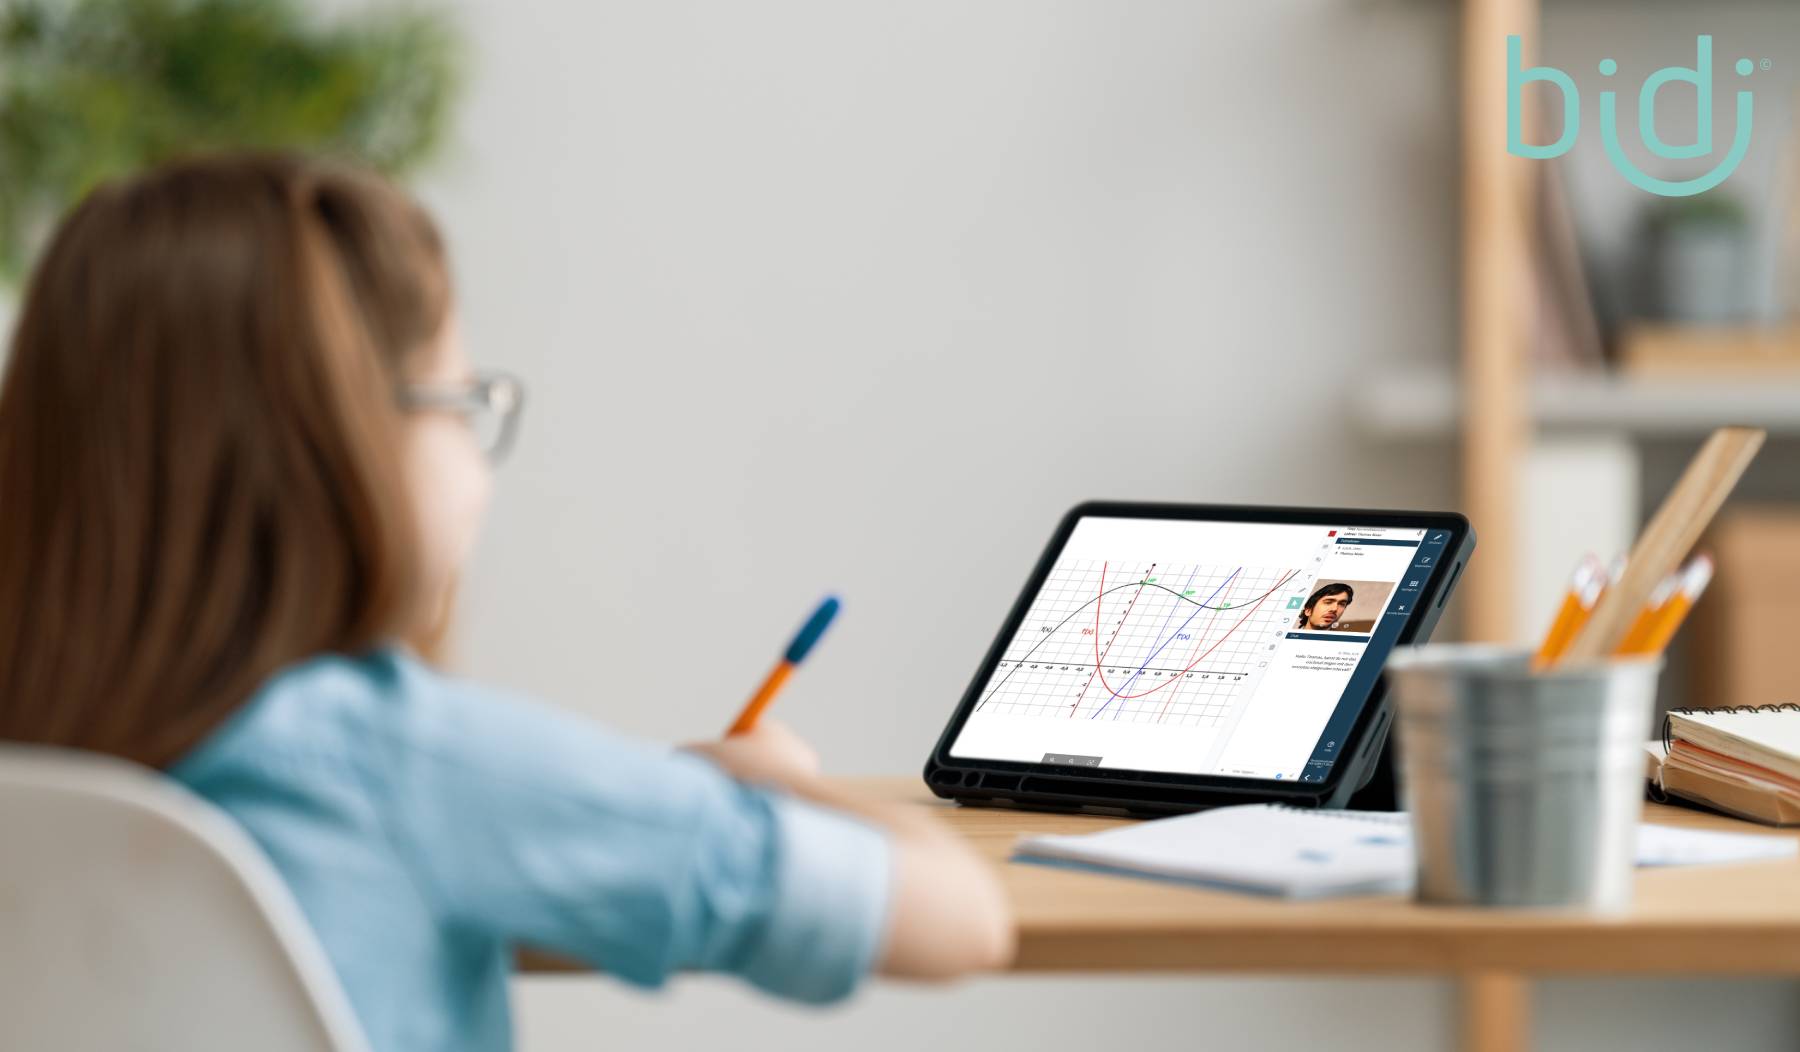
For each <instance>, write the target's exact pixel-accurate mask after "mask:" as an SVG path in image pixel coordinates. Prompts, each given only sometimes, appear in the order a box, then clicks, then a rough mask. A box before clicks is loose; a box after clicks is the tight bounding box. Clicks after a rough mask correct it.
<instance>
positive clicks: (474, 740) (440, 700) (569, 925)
mask: <svg viewBox="0 0 1800 1052" xmlns="http://www.w3.org/2000/svg"><path fill="white" fill-rule="evenodd" d="M169 773H170V774H171V775H173V776H174V777H175V778H176V779H178V780H179V781H181V782H183V783H185V784H186V785H187V786H188V787H189V788H191V789H192V790H194V791H195V792H197V793H198V794H200V795H201V796H203V797H205V798H207V799H208V800H211V801H212V802H213V803H214V804H216V805H218V806H219V807H221V808H223V809H224V810H225V811H226V812H228V813H229V814H231V815H232V816H233V817H234V818H236V819H237V821H238V822H240V823H242V824H243V826H244V828H246V829H247V830H249V832H250V835H251V836H252V837H253V838H255V840H256V841H257V842H258V843H259V844H261V845H262V847H263V849H264V850H265V851H266V852H268V855H269V857H270V859H271V860H273V862H274V864H275V868H276V869H277V870H279V871H280V873H281V874H282V876H283V877H284V878H286V880H287V883H288V886H289V887H290V888H291V889H292V890H293V893H294V895H295V897H296V898H297V899H298V900H299V903H300V907H301V909H302V910H303V911H304V912H305V914H306V916H307V918H308V920H310V921H311V923H312V926H313V928H314V930H315V931H316V932H317V933H318V936H319V940H320V942H322V943H323V944H324V947H325V952H326V954H327V955H328V956H329V957H330V959H331V961H332V963H333V964H334V965H335V966H336V969H337V973H338V977H339V978H340V979H341V980H342V982H343V985H344V987H345V990H346V991H347V992H348V994H349V997H350V1001H351V1003H352V1005H353V1006H354V1007H355V1009H356V1012H357V1015H358V1017H359V1018H360V1019H361V1021H362V1025H363V1028H364V1030H365V1031H366V1033H367V1034H368V1036H369V1040H370V1043H371V1044H372V1046H373V1047H374V1048H375V1049H376V1050H378V1052H402V1050H405V1052H411V1050H421V1049H451V1048H455V1049H478V1050H483V1052H487V1050H496V1049H507V1048H510V1047H511V1045H512V1025H511V1020H510V1016H509V1013H508V1009H507V979H508V976H509V973H510V971H511V960H512V949H513V947H514V946H515V945H518V944H527V945H531V946H536V947H541V948H545V949H550V950H554V951H558V952H561V953H564V954H568V955H570V956H573V957H575V958H578V959H580V960H583V961H586V962H588V963H590V964H592V965H593V966H594V967H596V968H599V969H602V970H604V971H605V972H606V973H607V974H608V975H611V976H616V977H617V978H619V979H623V980H624V981H626V982H629V983H632V984H635V985H640V986H657V985H660V984H661V983H663V982H664V981H665V980H666V979H668V978H669V976H670V975H671V974H673V973H674V972H677V971H680V970H684V969H706V970H713V971H723V972H731V973H734V974H737V975H740V976H742V977H743V978H745V979H747V980H748V981H749V982H751V983H752V984H754V985H756V986H757V987H760V988H761V989H763V990H766V991H769V992H770V993H773V994H777V995H780V996H783V997H789V998H794V999H797V1000H802V1001H813V1002H823V1001H830V1000H833V999H836V998H840V997H843V996H845V995H846V994H848V993H849V992H850V991H851V990H852V989H853V988H854V987H855V986H856V984H857V981H858V980H859V979H860V978H861V977H862V976H863V975H865V974H867V972H868V971H869V969H870V967H871V966H872V963H873V961H874V958H875V955H876V953H877V951H878V949H879V944H880V941H881V936H882V933H883V931H884V930H885V925H886V918H887V909H888V899H889V894H890V884H891V879H892V877H891V865H892V863H891V859H890V857H889V847H888V843H887V841H886V839H885V837H884V836H883V835H882V834H881V833H880V832H878V831H876V830H875V829H873V828H871V827H869V826H866V825H864V824H862V823H860V822H858V821H856V820H854V819H852V818H848V817H845V816H842V815H839V814H836V813H833V812H829V811H826V810H822V809H820V808H817V807H813V806H811V805H808V804H806V803H803V802H800V801H797V800H793V799H789V798H786V797H783V796H780V795H776V794H773V793H770V792H767V791H764V790H761V789H757V788H752V787H747V786H744V785H741V784H739V783H737V782H734V781H732V780H731V779H729V778H727V777H725V776H724V775H723V774H721V773H720V772H719V771H718V770H717V769H716V768H715V767H713V766H712V765H711V764H710V763H708V762H706V761H705V760H702V759H699V758H698V757H694V756H690V755H687V754H685V753H680V752H676V751H672V750H669V749H667V748H661V747H653V746H646V745H643V744H640V743H637V742H634V741H630V740H627V739H625V738H622V737H618V736H615V735H613V734H610V733H607V732H606V731H604V730H602V729H600V728H598V727H596V726H594V725H593V724H591V723H589V722H587V721H584V720H581V719H578V718H575V717H572V716H568V715H564V714H561V713H558V712H555V711H552V710H549V709H545V708H540V707H537V706H534V705H530V704H526V703H522V702H519V701H516V700H513V699H510V698H507V697H504V696H502V695H500V694H497V693H495V692H493V691H491V690H488V689H485V688H483V687H480V686H476V685H473V684H470V683H466V682H461V681H457V680H454V679H449V678H446V677H443V676H441V675H439V674H437V673H435V672H433V671H432V670H430V669H428V668H426V667H425V666H424V665H422V664H420V663H419V662H417V661H416V660H414V659H412V658H411V657H408V656H407V655H405V654H404V653H401V652H398V651H381V652H377V653H374V654H371V655H369V656H366V657H362V658H354V659H353V658H346V657H337V656H330V657H321V658H317V659H314V660H311V661H308V662H306V663H304V664H301V665H298V666H295V667H293V668H291V669H288V670H287V671H284V672H282V673H281V674H280V675H278V676H276V677H275V678H274V679H272V680H270V682H269V683H268V684H267V685H266V686H265V687H264V688H263V689H262V690H261V691H259V692H258V694H257V695H256V697H255V698H253V699H252V700H251V701H250V702H249V703H248V704H246V705H245V706H244V708H243V709H242V710H240V711H239V712H237V713H235V714H234V715H233V716H232V717H231V719H230V720H229V721H227V722H226V723H225V724H224V725H223V726H221V727H220V728H219V729H218V730H217V731H216V732H214V734H213V735H212V736H211V737H209V738H208V739H207V740H205V741H204V742H202V743H201V744H200V745H199V746H197V747H196V748H195V749H194V750H193V752H191V753H190V754H188V755H187V756H186V757H184V758H183V759H182V760H181V762H180V763H178V764H177V765H176V766H175V767H173V768H172V769H171V770H170V772H169Z"/></svg>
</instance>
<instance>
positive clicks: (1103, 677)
mask: <svg viewBox="0 0 1800 1052" xmlns="http://www.w3.org/2000/svg"><path fill="white" fill-rule="evenodd" d="M1299 572H1300V571H1298V570H1289V571H1288V573H1287V576H1286V577H1283V578H1282V579H1281V580H1279V581H1277V582H1275V587H1274V588H1271V589H1269V590H1268V591H1266V592H1264V593H1263V595H1262V598H1261V599H1258V600H1257V601H1256V602H1255V603H1253V604H1251V606H1250V609H1248V610H1246V611H1244V616H1243V617H1240V618H1238V619H1237V624H1235V625H1232V626H1231V627H1230V628H1228V629H1226V630H1225V634H1224V635H1222V636H1220V637H1219V638H1218V639H1217V640H1216V641H1214V643H1213V645H1212V646H1210V647H1207V648H1206V653H1204V654H1201V655H1200V656H1199V657H1197V658H1195V659H1194V660H1192V661H1190V662H1188V665H1187V667H1186V668H1184V669H1182V670H1181V671H1180V672H1177V673H1175V675H1173V676H1170V677H1169V678H1168V679H1165V680H1163V681H1162V682H1161V683H1158V684H1157V685H1156V686H1154V687H1151V688H1150V689H1149V690H1146V691H1144V692H1143V693H1140V694H1120V693H1119V692H1118V691H1116V690H1113V689H1112V684H1110V683H1108V682H1106V670H1105V669H1103V668H1101V667H1100V666H1099V664H1098V659H1099V657H1100V640H1099V639H1098V638H1096V639H1095V640H1094V657H1095V659H1096V664H1095V666H1094V671H1095V672H1097V673H1099V676H1100V685H1101V686H1102V687H1105V688H1106V689H1107V690H1109V691H1111V692H1112V695H1113V697H1114V698H1116V699H1117V700H1119V701H1130V700H1132V699H1133V698H1141V697H1144V696H1145V695H1147V694H1155V693H1156V692H1157V691H1159V690H1162V689H1163V688H1164V687H1167V686H1169V685H1170V684H1172V683H1174V682H1175V681H1176V680H1178V679H1180V678H1181V677H1182V676H1183V675H1185V674H1187V673H1188V672H1190V671H1192V670H1193V668H1194V666H1195V665H1198V664H1200V662H1202V661H1205V660H1206V659H1207V658H1208V657H1209V656H1211V654H1212V652H1213V651H1215V650H1217V649H1219V647H1220V646H1221V645H1222V644H1223V643H1224V642H1225V641H1226V640H1227V639H1230V638H1231V633H1233V632H1236V631H1237V630H1238V628H1239V626H1241V625H1243V623H1244V622H1245V621H1248V620H1250V615H1251V614H1254V613H1256V610H1257V607H1260V606H1262V605H1263V603H1265V602H1267V601H1268V598H1269V597H1270V596H1272V595H1274V594H1275V593H1276V592H1277V591H1279V590H1280V589H1281V586H1282V585H1284V584H1287V583H1288V581H1290V580H1292V579H1293V577H1294V575H1295V574H1297V573H1299ZM1105 594H1106V593H1105V592H1104V591H1103V592H1101V597H1097V598H1095V600H1094V624H1095V625H1096V626H1098V625H1099V624H1100V607H1101V605H1103V604H1104V602H1105V599H1104V596H1105ZM1199 645H1200V644H1199V643H1197V642H1196V643H1195V644H1194V646H1196V647H1198V646H1199Z"/></svg>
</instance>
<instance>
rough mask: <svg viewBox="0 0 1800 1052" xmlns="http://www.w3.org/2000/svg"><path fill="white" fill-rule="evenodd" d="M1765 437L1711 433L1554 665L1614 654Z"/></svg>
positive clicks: (1737, 431) (1734, 431)
mask: <svg viewBox="0 0 1800 1052" xmlns="http://www.w3.org/2000/svg"><path fill="white" fill-rule="evenodd" d="M1766 437H1767V435H1766V433H1765V432H1763V431H1762V430H1760V429H1758V428H1752V427H1722V428H1719V429H1718V430H1717V431H1714V432H1713V433H1712V436H1711V437H1709V438H1708V439H1707V440H1706V444H1705V445H1703V446H1701V447H1700V452H1698V453H1696V454H1694V459H1693V460H1692V461H1690V462H1689V463H1688V466H1687V470H1686V471H1683V472H1682V473H1681V481H1680V482H1677V483H1676V484H1675V488H1674V489H1673V490H1671V491H1670V492H1669V495H1668V496H1667V497H1664V498H1663V502H1662V506H1661V507H1660V508H1657V509H1656V515H1655V516H1654V517H1652V518H1651V520H1650V525H1648V526H1646V527H1644V532H1643V533H1641V534H1639V535H1638V539H1637V544H1636V545H1634V546H1633V547H1632V549H1631V557H1630V558H1629V559H1628V560H1627V561H1626V563H1625V572H1624V574H1623V575H1621V576H1620V578H1619V579H1618V580H1617V581H1614V582H1613V583H1612V584H1610V585H1608V586H1607V589H1606V591H1605V592H1603V593H1601V596H1600V601H1599V603H1598V604H1596V605H1595V606H1594V612H1593V614H1592V615H1590V616H1589V617H1588V619H1587V623H1586V624H1584V625H1582V626H1581V631H1580V632H1579V633H1577V634H1576V636H1575V639H1574V641H1573V642H1571V643H1570V644H1569V648H1568V649H1567V650H1566V651H1564V652H1563V655H1562V657H1561V659H1559V661H1558V662H1557V663H1558V664H1566V663H1573V662H1582V661H1601V660H1604V659H1606V658H1608V657H1610V656H1612V654H1613V653H1614V652H1615V651H1616V650H1618V647H1619V643H1620V641H1622V640H1623V639H1624V638H1625V633H1626V631H1627V630H1628V629H1630V627H1631V622H1632V619H1633V618H1635V617H1636V616H1637V612H1638V611H1639V610H1641V609H1643V607H1644V603H1645V602H1646V601H1648V600H1649V598H1650V593H1651V591H1652V590H1654V589H1655V588H1656V585H1657V582H1659V581H1661V580H1662V579H1663V578H1664V577H1667V576H1668V575H1669V574H1670V573H1671V572H1673V571H1674V569H1675V568H1676V567H1677V566H1679V565H1680V564H1681V560H1683V559H1685V558H1687V554H1688V552H1689V551H1690V550H1692V549H1693V547H1694V542H1696V541H1698V540H1699V539H1700V535H1701V534H1702V533H1704V532H1705V531H1706V527H1707V525H1708V524H1710V523H1711V522H1712V520H1713V516H1714V515H1716V514H1718V511H1719V506H1720V505H1721V504H1724V503H1725V498H1726V497H1727V496H1729V495H1730V494H1731V490H1732V488H1733V487H1735V486H1736V485H1737V483H1738V479H1740V478H1742V477H1743V475H1744V469H1745V468H1747V467H1749V466H1750V461H1751V460H1752V459H1754V458H1755V457H1756V451H1757V450H1758V449H1761V448H1762V444H1763V439H1764V438H1766Z"/></svg>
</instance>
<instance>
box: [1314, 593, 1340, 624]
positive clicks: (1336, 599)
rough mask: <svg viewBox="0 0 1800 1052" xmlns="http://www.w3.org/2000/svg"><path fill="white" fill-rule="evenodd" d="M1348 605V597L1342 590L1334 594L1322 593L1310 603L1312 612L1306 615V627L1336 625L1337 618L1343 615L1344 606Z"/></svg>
mask: <svg viewBox="0 0 1800 1052" xmlns="http://www.w3.org/2000/svg"><path fill="white" fill-rule="evenodd" d="M1349 605H1350V597H1349V596H1347V595H1345V594H1344V593H1342V592H1338V593H1336V594H1334V595H1323V596H1320V597H1319V600H1318V602H1316V603H1314V604H1313V605H1312V612H1311V613H1310V614H1308V615H1307V618H1306V627H1308V628H1332V627H1335V626H1336V625H1337V621H1338V618H1340V617H1342V616H1344V608H1345V607H1347V606H1349Z"/></svg>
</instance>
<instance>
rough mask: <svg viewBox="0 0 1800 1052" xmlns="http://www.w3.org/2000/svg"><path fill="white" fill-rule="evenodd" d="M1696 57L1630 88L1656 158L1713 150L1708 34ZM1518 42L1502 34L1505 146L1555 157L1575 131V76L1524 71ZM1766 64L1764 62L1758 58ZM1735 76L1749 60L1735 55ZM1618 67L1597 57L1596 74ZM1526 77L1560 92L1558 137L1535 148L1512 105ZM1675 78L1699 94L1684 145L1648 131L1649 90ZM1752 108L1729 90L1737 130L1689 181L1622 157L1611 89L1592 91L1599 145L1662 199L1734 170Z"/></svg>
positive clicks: (1744, 72)
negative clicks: (1719, 156)
mask: <svg viewBox="0 0 1800 1052" xmlns="http://www.w3.org/2000/svg"><path fill="white" fill-rule="evenodd" d="M1695 52H1696V56H1695V59H1694V65H1693V66H1692V67H1691V68H1690V67H1687V66H1668V67H1666V68H1664V69H1659V70H1657V71H1656V72H1654V73H1652V74H1650V76H1649V77H1648V78H1647V79H1646V80H1645V81H1644V86H1643V87H1641V88H1639V89H1638V134H1639V135H1640V136H1642V137H1643V140H1644V145H1645V146H1646V147H1648V148H1649V150H1650V152H1651V153H1653V154H1655V155H1656V156H1658V157H1666V158H1668V159H1670V160H1679V159H1682V158H1693V157H1706V156H1708V155H1710V154H1711V153H1712V151H1713V128H1712V91H1713V74H1712V37H1710V36H1702V37H1699V38H1697V40H1696V42H1695ZM1522 56H1523V47H1522V45H1521V43H1520V41H1519V38H1518V37H1516V36H1509V37H1507V38H1506V150H1507V152H1508V153H1511V154H1513V155H1515V156H1518V157H1530V158H1534V159H1540V160H1541V159H1543V158H1546V157H1558V156H1561V155H1562V154H1565V153H1567V152H1569V147H1571V146H1573V145H1575V136H1576V135H1577V134H1578V133H1579V132H1580V130H1581V93H1580V92H1579V91H1578V90H1576V87H1575V81H1574V80H1573V79H1572V78H1571V77H1570V76H1569V75H1568V74H1567V73H1564V72H1563V71H1562V70H1560V69H1557V68H1556V67H1554V66H1533V67H1531V68H1530V69H1526V68H1524V58H1523V57H1522ZM1763 65H1764V67H1765V68H1766V67H1767V66H1768V63H1767V62H1764V63H1763ZM1733 68H1734V69H1736V70H1737V75H1738V76H1740V77H1748V76H1749V75H1750V74H1751V73H1752V72H1753V71H1754V70H1755V68H1756V64H1755V63H1753V62H1751V61H1750V60H1749V59H1747V58H1740V59H1738V60H1737V64H1736V65H1735V66H1734V67H1733ZM1618 72H1619V64H1618V63H1617V62H1615V61H1613V60H1612V59H1610V58H1606V59H1601V60H1600V75H1601V76H1602V77H1610V76H1613V75H1614V74H1616V73H1618ZM1534 80H1539V81H1543V82H1545V83H1547V84H1553V85H1555V86H1556V88H1557V89H1558V90H1559V91H1561V92H1562V104H1563V106H1562V110H1563V126H1562V135H1561V136H1559V137H1558V138H1557V140H1556V141H1555V142H1553V143H1549V144H1546V145H1542V146H1540V145H1536V144H1534V143H1528V142H1526V141H1525V135H1524V132H1523V131H1522V130H1521V121H1520V118H1519V110H1520V102H1521V100H1522V97H1523V95H1524V91H1525V85H1526V84H1529V83H1530V82H1532V81H1534ZM1675 81H1682V82H1684V83H1687V84H1692V85H1693V86H1694V91H1695V92H1696V93H1697V95H1698V96H1699V98H1698V100H1697V105H1696V107H1695V119H1694V123H1695V128H1694V141H1693V142H1689V143H1667V142H1664V141H1663V140H1662V137H1661V136H1659V135H1657V133H1656V93H1657V92H1658V91H1659V90H1661V89H1662V87H1663V86H1664V85H1666V84H1671V83H1674V82H1675ZM1753 107H1754V103H1753V100H1752V99H1751V93H1750V92H1749V91H1747V90H1745V91H1739V92H1738V93H1737V130H1736V132H1735V133H1734V134H1733V135H1732V139H1731V149H1730V150H1728V151H1726V153H1725V159H1724V160H1722V161H1720V162H1719V163H1718V165H1717V166H1715V167H1714V168H1713V169H1712V170H1711V171H1709V172H1707V173H1706V174H1704V175H1700V176H1697V177H1695V178H1693V179H1683V180H1679V181H1671V180H1668V179H1658V178H1656V177H1655V176H1653V175H1650V174H1649V173H1648V172H1645V171H1644V170H1643V169H1641V168H1639V167H1638V166H1637V165H1636V164H1634V163H1633V162H1632V160H1631V158H1629V157H1627V156H1625V151H1624V149H1622V148H1621V147H1620V146H1619V128H1618V114H1617V98H1616V93H1615V92H1611V91H1602V92H1601V93H1600V142H1601V144H1602V145H1604V146H1605V147H1606V156H1607V158H1608V159H1610V160H1611V161H1612V163H1613V167H1614V168H1617V169H1618V170H1619V174H1621V175H1623V176H1624V177H1625V178H1626V179H1627V180H1629V181H1630V182H1631V185H1633V186H1635V187H1637V188H1638V189H1640V190H1648V191H1650V192H1651V193H1653V194H1661V195H1663V196H1664V197H1688V196H1691V195H1693V194H1700V193H1705V192H1706V191H1708V190H1711V189H1712V188H1713V187H1715V186H1718V185H1719V184H1720V183H1722V182H1724V181H1725V179H1726V177H1727V176H1729V175H1731V173H1732V172H1734V171H1736V170H1737V166H1738V162H1740V161H1742V160H1743V159H1744V154H1745V153H1747V152H1748V151H1749V149H1750V122H1751V116H1752V109H1753Z"/></svg>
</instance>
